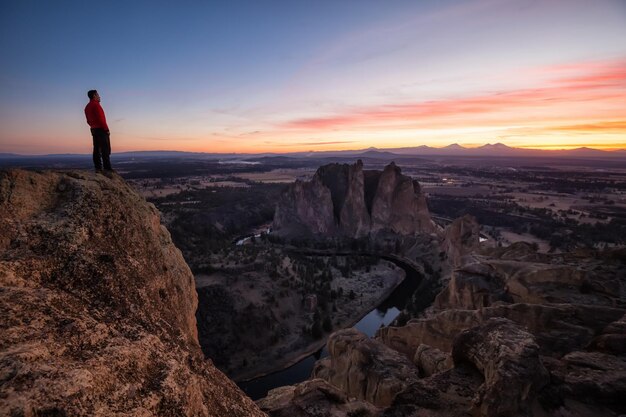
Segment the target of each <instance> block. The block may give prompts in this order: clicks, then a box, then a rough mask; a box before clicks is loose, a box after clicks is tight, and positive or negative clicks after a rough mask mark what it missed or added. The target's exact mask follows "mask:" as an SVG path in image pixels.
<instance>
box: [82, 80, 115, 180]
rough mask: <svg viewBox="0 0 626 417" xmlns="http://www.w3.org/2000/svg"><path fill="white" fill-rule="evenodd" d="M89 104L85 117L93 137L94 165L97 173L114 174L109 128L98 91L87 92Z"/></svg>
mask: <svg viewBox="0 0 626 417" xmlns="http://www.w3.org/2000/svg"><path fill="white" fill-rule="evenodd" d="M87 97H89V103H88V104H87V106H86V107H85V116H86V117H87V124H88V125H89V127H90V128H91V136H92V137H93V164H94V165H95V167H96V173H98V172H102V168H103V166H104V171H105V173H107V174H110V173H111V172H113V169H112V168H111V160H110V159H109V156H110V155H111V141H110V139H109V126H108V125H107V120H106V117H104V110H102V106H100V94H98V91H96V90H89V91H88V92H87Z"/></svg>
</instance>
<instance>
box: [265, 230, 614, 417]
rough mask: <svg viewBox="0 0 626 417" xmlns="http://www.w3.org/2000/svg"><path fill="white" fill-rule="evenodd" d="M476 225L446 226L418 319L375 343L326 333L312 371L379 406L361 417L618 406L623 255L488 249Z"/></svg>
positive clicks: (598, 411)
mask: <svg viewBox="0 0 626 417" xmlns="http://www.w3.org/2000/svg"><path fill="white" fill-rule="evenodd" d="M477 230H478V228H477V227H476V225H475V220H473V219H471V218H464V219H459V220H457V221H455V222H454V223H453V224H452V225H451V226H449V227H448V228H447V229H446V231H445V232H444V234H443V238H442V241H441V242H442V247H444V248H445V250H446V253H447V254H448V260H449V262H450V263H451V264H452V265H453V269H452V272H451V273H450V274H449V276H446V277H442V283H443V287H442V290H441V291H440V292H439V294H438V295H437V297H436V299H435V301H434V303H433V305H432V306H431V307H430V308H428V309H427V310H426V311H424V312H423V313H422V314H421V316H420V317H418V318H414V319H412V320H409V322H408V323H407V324H406V325H404V326H389V327H385V328H381V329H380V330H379V332H378V334H377V337H376V338H375V339H373V340H370V339H367V338H365V337H364V336H363V335H361V334H359V333H358V332H355V331H347V330H344V331H341V332H338V333H336V334H334V335H333V336H331V338H330V340H329V345H328V347H329V352H330V356H329V357H328V358H326V359H324V360H322V361H320V362H318V364H317V368H316V371H315V374H314V376H315V377H318V378H322V379H324V380H325V381H327V382H328V383H330V384H331V385H332V386H334V387H335V388H337V389H339V390H341V391H342V392H344V393H345V394H346V395H348V396H349V397H352V398H355V400H356V399H358V401H361V402H362V401H367V402H369V403H371V404H372V405H376V406H377V407H378V411H376V410H373V409H368V410H364V411H363V413H362V414H361V415H363V416H383V417H416V416H429V417H431V416H470V415H471V416H563V417H565V416H568V417H569V416H580V417H583V416H619V415H622V414H624V413H626V403H625V402H624V400H623V398H624V394H625V393H626V360H625V357H626V348H625V346H626V332H625V329H626V327H625V323H626V251H625V250H624V249H612V250H607V251H603V252H590V251H587V252H576V253H570V254H567V253H566V254H552V255H551V254H540V253H537V252H535V250H533V248H532V246H531V245H529V244H526V243H518V244H514V245H511V246H510V247H507V248H492V249H486V248H481V247H480V246H479V245H478V244H477V240H478V236H477ZM390 352H393V353H390ZM398 354H400V356H397V355H398ZM400 381H402V382H401V383H400ZM296 387H297V386H296ZM380 393H386V395H385V396H384V398H383V397H381V395H380ZM279 394H280V393H272V392H270V396H273V398H274V399H277V398H280V395H279ZM282 399H283V401H286V403H292V402H293V401H299V400H301V399H300V398H298V397H297V395H296V396H293V397H292V398H290V399H286V398H285V397H282ZM261 405H263V403H261ZM264 409H265V410H266V411H268V412H269V414H270V415H279V414H275V413H276V412H277V411H279V410H276V409H271V410H270V409H268V408H265V407H264ZM293 415H294V416H307V417H312V416H322V415H325V414H323V412H321V411H318V412H317V413H310V412H309V413H299V414H293ZM333 415H337V416H347V415H349V414H347V413H343V414H341V413H335V414H333Z"/></svg>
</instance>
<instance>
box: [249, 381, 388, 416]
mask: <svg viewBox="0 0 626 417" xmlns="http://www.w3.org/2000/svg"><path fill="white" fill-rule="evenodd" d="M258 404H259V407H261V409H262V410H263V411H265V412H266V413H267V414H269V416H270V417H353V416H358V417H376V416H378V415H379V414H380V409H379V408H377V407H375V406H373V405H372V404H370V403H368V402H366V401H361V400H358V399H355V398H350V397H348V395H346V393H345V392H343V391H341V390H339V389H338V388H336V387H334V386H332V385H331V384H329V383H328V382H326V381H324V380H323V379H319V378H316V379H311V380H309V381H304V382H302V383H300V384H298V385H295V386H286V387H280V388H276V389H273V390H271V391H270V392H269V393H268V395H267V397H265V398H263V399H262V400H259V401H258Z"/></svg>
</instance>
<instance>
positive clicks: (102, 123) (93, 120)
mask: <svg viewBox="0 0 626 417" xmlns="http://www.w3.org/2000/svg"><path fill="white" fill-rule="evenodd" d="M85 116H86V117H87V124H88V125H89V127H91V128H92V129H97V128H100V129H104V130H106V131H107V132H108V131H109V126H108V125H107V119H106V117H104V110H102V106H101V105H100V103H99V102H98V101H96V100H90V101H89V103H88V104H87V106H85Z"/></svg>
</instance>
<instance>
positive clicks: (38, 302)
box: [0, 170, 264, 416]
mask: <svg viewBox="0 0 626 417" xmlns="http://www.w3.org/2000/svg"><path fill="white" fill-rule="evenodd" d="M0 285H1V290H0V381H2V384H1V385H0V396H1V397H2V401H1V402H0V414H2V415H19V416H21V415H23V416H30V415H55V416H70V415H71V416H81V415H85V416H87V415H89V416H111V415H120V416H121V415H136V416H148V415H164V416H165V415H167V416H169V415H171V416H174V415H175V416H191V415H194V416H195V415H199V416H225V415H232V416H262V415H264V414H263V413H262V412H260V411H259V410H258V408H257V407H256V406H255V405H254V403H252V401H251V400H249V399H248V398H247V397H246V396H245V395H244V394H243V393H242V392H241V391H240V390H239V389H238V388H237V387H236V386H235V385H234V383H232V382H231V381H230V380H228V379H227V378H226V377H225V376H224V375H223V374H222V373H221V372H220V371H218V370H217V369H216V368H214V367H213V366H212V364H211V363H210V362H209V361H206V360H205V359H204V358H203V356H202V354H201V352H200V349H199V346H198V338H197V330H196V320H195V310H196V306H197V295H196V292H195V288H194V280H193V276H192V274H191V271H190V270H189V268H188V267H187V264H186V263H185V261H184V260H183V258H182V255H181V253H180V251H179V250H178V249H177V248H176V247H175V246H174V245H173V243H172V241H171V239H170V235H169V233H168V232H167V230H166V229H165V228H164V227H163V226H161V225H160V222H159V213H158V211H157V210H156V209H155V208H154V206H153V205H151V204H148V203H146V202H145V200H143V199H142V198H141V197H140V196H139V195H137V194H136V193H135V192H134V191H133V190H132V189H131V188H130V187H129V186H127V185H126V184H125V183H124V181H123V180H122V179H121V178H119V177H115V178H113V179H108V178H105V177H103V176H100V175H97V176H96V175H94V174H87V173H84V172H65V173H57V172H44V173H34V172H27V171H21V170H14V171H5V172H0Z"/></svg>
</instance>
